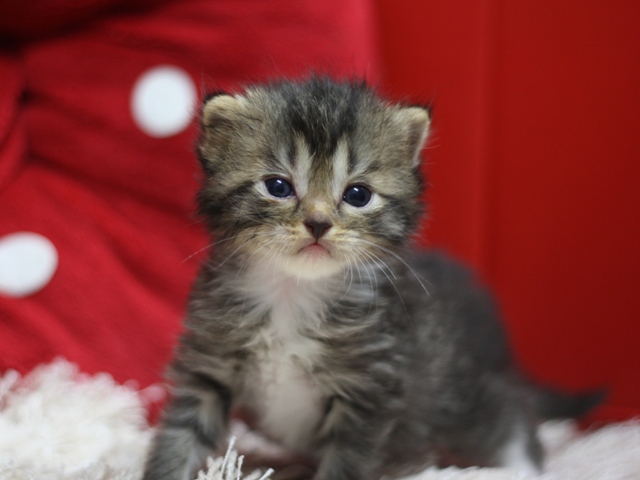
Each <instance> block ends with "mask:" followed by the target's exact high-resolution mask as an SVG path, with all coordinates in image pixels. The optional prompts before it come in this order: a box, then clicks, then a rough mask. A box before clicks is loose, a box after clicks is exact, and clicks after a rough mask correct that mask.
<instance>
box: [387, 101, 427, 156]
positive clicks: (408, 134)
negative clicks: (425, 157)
mask: <svg viewBox="0 0 640 480" xmlns="http://www.w3.org/2000/svg"><path fill="white" fill-rule="evenodd" d="M395 117H396V118H395V120H396V121H397V122H398V125H400V127H401V129H402V135H403V137H404V140H405V142H406V145H407V153H408V155H409V156H410V159H411V166H412V167H417V166H418V165H419V164H420V152H421V151H422V148H423V147H424V143H425V141H426V140H427V136H428V135H429V125H430V124H431V116H430V114H429V110H428V109H427V108H424V107H402V108H400V109H398V110H397V111H396V114H395Z"/></svg>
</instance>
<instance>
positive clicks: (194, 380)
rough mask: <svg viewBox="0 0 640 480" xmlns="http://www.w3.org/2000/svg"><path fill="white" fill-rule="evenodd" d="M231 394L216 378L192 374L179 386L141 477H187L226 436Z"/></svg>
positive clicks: (151, 479)
mask: <svg viewBox="0 0 640 480" xmlns="http://www.w3.org/2000/svg"><path fill="white" fill-rule="evenodd" d="M230 400H231V395H230V392H229V390H228V389H227V388H226V387H224V386H223V385H222V384H220V383H218V382H216V381H215V380H212V379H209V378H207V377H204V376H201V375H193V376H192V377H191V378H190V379H189V380H188V381H187V382H183V383H182V384H180V385H178V386H177V388H176V390H175V394H174V397H173V400H172V401H171V403H170V405H169V407H168V409H167V410H166V412H165V414H164V417H163V419H162V423H161V425H160V429H159V431H158V433H157V434H156V437H155V439H154V441H153V444H152V446H151V450H150V452H149V456H148V458H147V463H146V466H145V472H144V476H143V480H189V479H192V478H193V477H194V475H195V473H196V472H197V471H198V469H199V468H201V467H202V466H203V464H204V460H205V458H206V454H207V452H208V451H210V450H211V449H212V448H214V447H215V446H217V444H218V443H219V442H220V440H222V439H224V438H225V435H226V431H227V426H228V413H229V407H230Z"/></svg>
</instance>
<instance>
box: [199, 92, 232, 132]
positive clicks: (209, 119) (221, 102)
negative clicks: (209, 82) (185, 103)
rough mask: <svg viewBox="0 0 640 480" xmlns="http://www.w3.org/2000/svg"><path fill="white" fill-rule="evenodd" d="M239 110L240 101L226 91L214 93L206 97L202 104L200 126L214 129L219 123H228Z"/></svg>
mask: <svg viewBox="0 0 640 480" xmlns="http://www.w3.org/2000/svg"><path fill="white" fill-rule="evenodd" d="M239 110H240V101H239V100H238V99H237V98H236V97H234V96H231V95H228V94H226V93H215V94H213V95H210V96H209V97H207V98H206V99H205V101H204V104H203V106H202V126H203V128H205V129H215V128H217V127H219V126H221V124H223V125H224V124H229V123H231V122H233V119H234V118H235V117H236V116H237V113H238V111H239Z"/></svg>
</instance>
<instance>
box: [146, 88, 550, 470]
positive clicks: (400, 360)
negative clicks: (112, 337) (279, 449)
mask: <svg viewBox="0 0 640 480" xmlns="http://www.w3.org/2000/svg"><path fill="white" fill-rule="evenodd" d="M428 128H429V115H428V113H427V111H426V110H425V109H423V108H420V107H407V106H402V105H397V104H390V103H388V102H385V101H383V100H381V99H379V98H378V97H377V96H376V95H375V93H374V92H373V91H372V90H371V89H369V88H367V87H366V86H365V85H364V84H361V83H354V82H345V83H339V82H334V81H331V80H328V79H323V78H312V79H310V80H307V81H304V82H289V81H283V82H280V83H274V84H269V85H263V86H256V87H250V88H248V89H247V90H246V91H245V92H243V93H239V94H236V95H226V94H219V95H215V96H212V97H210V98H208V99H207V101H206V102H205V104H204V106H203V109H202V136H201V140H200V143H199V147H198V154H199V158H200V161H201V162H202V165H203V168H204V171H205V172H206V181H205V184H204V186H203V188H202V191H201V192H200V196H199V202H200V211H201V214H202V215H203V216H204V218H205V219H206V221H207V223H208V225H209V227H210V229H211V231H212V233H213V234H214V236H215V239H216V242H217V243H215V247H214V248H213V249H212V250H213V251H212V253H211V256H210V258H209V260H208V261H207V262H206V263H205V265H203V267H202V269H201V272H200V275H199V277H198V280H197V282H196V284H195V287H194V290H193V293H192V297H191V301H190V304H189V309H188V313H187V319H186V330H185V333H184V334H183V336H182V338H181V341H180V344H179V347H178V349H177V352H176V357H175V360H174V361H173V363H172V366H171V381H172V384H173V388H174V392H173V400H172V402H171V403H170V405H169V406H168V409H167V411H166V413H165V415H164V419H163V421H162V424H161V428H160V430H159V433H158V435H157V437H156V439H155V442H154V445H153V448H152V451H151V452H150V456H149V459H148V463H147V468H146V473H145V476H144V479H145V480H182V479H187V478H192V476H193V474H194V469H196V468H197V467H198V466H199V465H200V464H201V462H202V460H203V455H204V454H205V452H206V451H207V450H208V449H213V448H215V447H217V446H220V444H221V443H222V442H224V440H225V435H226V429H227V422H228V416H229V412H230V410H231V409H232V408H235V407H238V406H239V407H242V408H244V409H245V410H247V411H249V412H250V414H251V415H253V417H254V418H255V421H256V424H257V425H258V426H259V427H260V428H261V429H262V430H264V432H265V433H266V434H267V435H269V436H270V437H272V438H273V439H275V440H278V441H280V442H282V443H284V444H285V445H287V446H288V447H289V448H291V449H293V450H295V451H297V452H298V453H300V454H303V455H306V456H308V458H309V459H311V460H313V461H315V462H317V465H318V469H317V473H316V476H315V478H316V480H329V479H331V480H359V479H363V480H364V479H367V480H368V479H373V478H378V477H380V476H381V475H382V474H385V473H392V474H396V473H399V472H407V471H411V470H412V469H415V468H417V467H419V466H421V465H424V464H425V463H426V462H427V461H428V460H429V459H431V458H432V456H433V455H434V454H435V453H436V452H441V451H446V452H448V453H449V454H450V455H453V456H454V457H457V458H458V457H459V458H464V459H465V461H468V462H471V463H479V464H484V465H498V464H501V463H505V462H509V461H510V459H514V458H515V459H517V461H518V462H519V464H522V463H526V464H527V466H530V467H531V468H532V469H535V468H537V467H538V466H539V464H540V459H541V454H540V447H539V443H538V440H537V439H536V437H535V434H534V419H535V412H534V409H533V405H532V404H531V402H529V400H528V396H527V395H526V392H527V388H528V387H527V386H526V385H525V383H524V382H522V381H521V380H520V377H519V376H518V375H517V373H516V372H515V371H514V369H513V368H512V366H511V360H510V354H509V352H508V348H507V346H506V341H505V338H504V335H503V332H502V329H501V328H500V325H499V323H498V320H497V318H496V314H495V312H494V309H493V306H492V302H491V300H490V298H489V297H488V295H487V294H486V293H485V292H484V291H483V290H482V289H480V288H478V287H477V286H476V285H475V284H474V282H473V281H472V279H471V278H470V277H469V275H468V274H467V273H466V271H465V270H464V269H462V268H461V267H459V266H457V265H456V264H454V263H452V262H450V261H448V260H446V259H444V258H442V257H439V256H434V255H423V254H417V253H415V252H412V251H411V250H409V249H408V247H407V243H408V240H409V238H410V236H411V234H412V233H413V232H414V230H415V228H416V226H417V224H418V221H419V217H420V212H421V204H420V198H421V195H422V191H423V184H424V182H423V179H422V177H421V174H420V151H421V149H422V147H423V144H424V141H425V139H426V136H427V133H428ZM270 178H280V179H284V180H286V181H288V182H290V184H291V185H292V187H293V194H292V195H290V196H287V197H284V198H278V197H274V196H273V195H272V194H270V191H269V189H268V187H267V184H266V183H265V180H268V179H270ZM353 185H357V186H365V187H366V188H368V189H369V190H370V191H371V199H370V201H369V202H368V203H367V204H366V205H362V206H354V205H350V204H348V203H347V202H346V201H345V200H343V195H345V191H346V189H348V188H349V186H353ZM309 225H323V227H322V228H324V229H325V230H324V233H323V234H322V235H321V236H320V237H319V239H318V240H317V244H316V239H315V238H314V236H313V235H312V234H310V231H311V227H310V226H309ZM326 225H329V227H328V228H327V227H326ZM321 230H322V229H321ZM314 244H315V245H314ZM518 466H521V465H518Z"/></svg>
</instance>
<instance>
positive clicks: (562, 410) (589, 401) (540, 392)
mask: <svg viewBox="0 0 640 480" xmlns="http://www.w3.org/2000/svg"><path fill="white" fill-rule="evenodd" d="M607 393H608V390H607V389H604V388H603V389H598V390H590V391H587V392H581V393H566V392H562V391H558V390H554V389H552V388H546V387H542V388H541V387H537V392H536V394H537V395H536V397H537V398H536V405H537V410H538V414H539V415H541V416H542V418H544V419H546V420H553V419H561V418H578V417H582V416H584V415H586V414H587V413H589V412H590V411H591V410H593V409H594V408H596V407H597V406H598V405H600V404H601V403H602V402H603V401H604V400H605V398H606V397H607Z"/></svg>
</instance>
